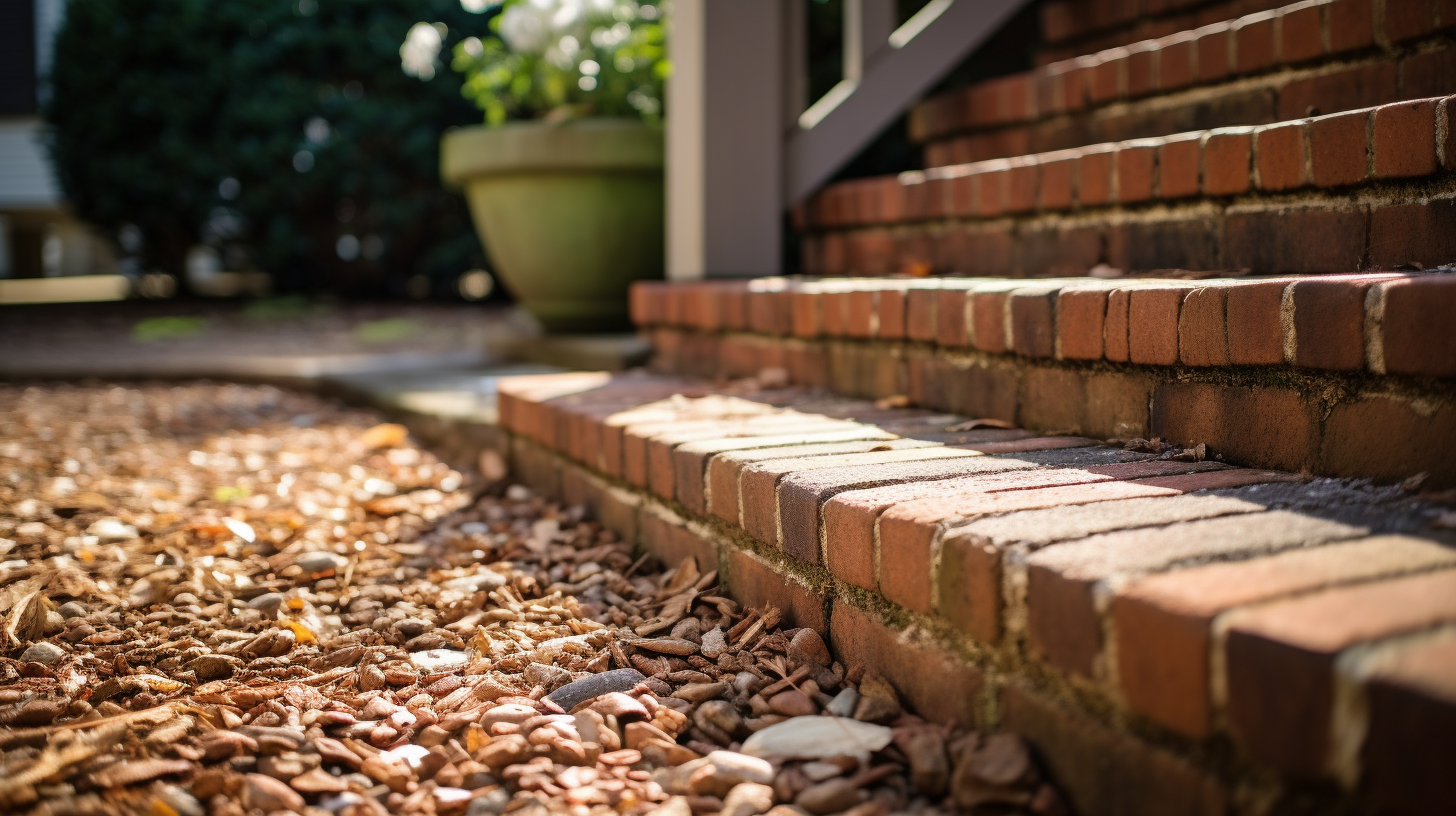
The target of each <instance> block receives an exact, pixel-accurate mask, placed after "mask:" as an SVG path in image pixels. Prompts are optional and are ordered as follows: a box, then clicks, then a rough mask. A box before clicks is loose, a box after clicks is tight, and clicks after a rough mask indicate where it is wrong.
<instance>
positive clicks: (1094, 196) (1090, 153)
mask: <svg viewBox="0 0 1456 816" xmlns="http://www.w3.org/2000/svg"><path fill="white" fill-rule="evenodd" d="M1113 156H1114V153H1113V152H1112V150H1111V149H1110V148H1094V149H1090V150H1086V151H1083V152H1082V155H1081V156H1080V157H1079V158H1078V159H1077V202H1078V204H1080V205H1081V206H1083V207H1094V206H1098V205H1101V204H1107V203H1110V202H1111V201H1112V158H1113Z"/></svg>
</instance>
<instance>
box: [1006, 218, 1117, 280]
mask: <svg viewBox="0 0 1456 816" xmlns="http://www.w3.org/2000/svg"><path fill="white" fill-rule="evenodd" d="M1017 238H1018V244H1019V249H1020V262H1021V270H1020V276H1021V277H1026V278H1045V277H1073V276H1079V275H1085V274H1087V270H1089V269H1091V268H1092V267H1093V266H1095V265H1097V264H1098V263H1099V262H1101V259H1102V254H1103V244H1104V242H1105V229H1104V226H1103V225H1102V224H1100V223H1093V224H1087V225H1081V226H1073V225H1069V224H1057V225H1055V226H1051V225H1048V226H1046V227H1032V226H1030V225H1025V224H1023V225H1022V226H1021V227H1020V228H1019V229H1018V234H1017Z"/></svg>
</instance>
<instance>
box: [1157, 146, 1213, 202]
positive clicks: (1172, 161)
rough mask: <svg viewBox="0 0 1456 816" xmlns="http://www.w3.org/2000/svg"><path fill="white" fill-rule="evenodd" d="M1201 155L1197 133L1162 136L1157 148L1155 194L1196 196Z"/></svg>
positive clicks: (1173, 196) (1162, 196)
mask: <svg viewBox="0 0 1456 816" xmlns="http://www.w3.org/2000/svg"><path fill="white" fill-rule="evenodd" d="M1202 155H1203V150H1202V142H1201V136H1200V134H1188V135H1185V136H1170V137H1168V138H1166V139H1163V140H1162V144H1161V145H1160V146H1159V147H1158V197H1159V198H1187V197H1188V196H1194V195H1198V191H1199V189H1200V181H1201V174H1200V171H1199V166H1200V164H1201V163H1202Z"/></svg>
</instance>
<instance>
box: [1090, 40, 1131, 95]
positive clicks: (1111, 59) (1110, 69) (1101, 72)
mask: <svg viewBox="0 0 1456 816" xmlns="http://www.w3.org/2000/svg"><path fill="white" fill-rule="evenodd" d="M1097 57H1098V59H1097V63H1096V64H1095V65H1093V66H1092V85H1091V87H1090V88H1089V91H1090V94H1089V95H1090V96H1091V99H1092V104H1094V105H1101V104H1105V103H1107V102H1111V101H1112V100H1114V99H1118V98H1120V97H1122V96H1123V94H1124V93H1125V90H1124V89H1125V88H1126V85H1127V49H1125V48H1114V49H1112V50H1110V51H1105V52H1103V53H1101V54H1098V55H1097Z"/></svg>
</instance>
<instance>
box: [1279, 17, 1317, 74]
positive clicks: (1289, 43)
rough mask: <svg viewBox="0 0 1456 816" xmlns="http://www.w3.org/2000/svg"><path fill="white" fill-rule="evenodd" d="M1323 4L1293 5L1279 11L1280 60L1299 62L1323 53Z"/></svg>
mask: <svg viewBox="0 0 1456 816" xmlns="http://www.w3.org/2000/svg"><path fill="white" fill-rule="evenodd" d="M1325 5H1326V4H1319V5H1306V6H1303V7H1300V6H1293V7H1288V8H1286V9H1283V10H1281V11H1280V13H1279V58H1280V61H1282V62H1284V63H1299V62H1304V61H1305V60H1311V59H1314V58H1316V57H1318V56H1320V55H1321V54H1323V53H1324V43H1323V33H1322V28H1323V25H1324V19H1323V18H1324V12H1325Z"/></svg>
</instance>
